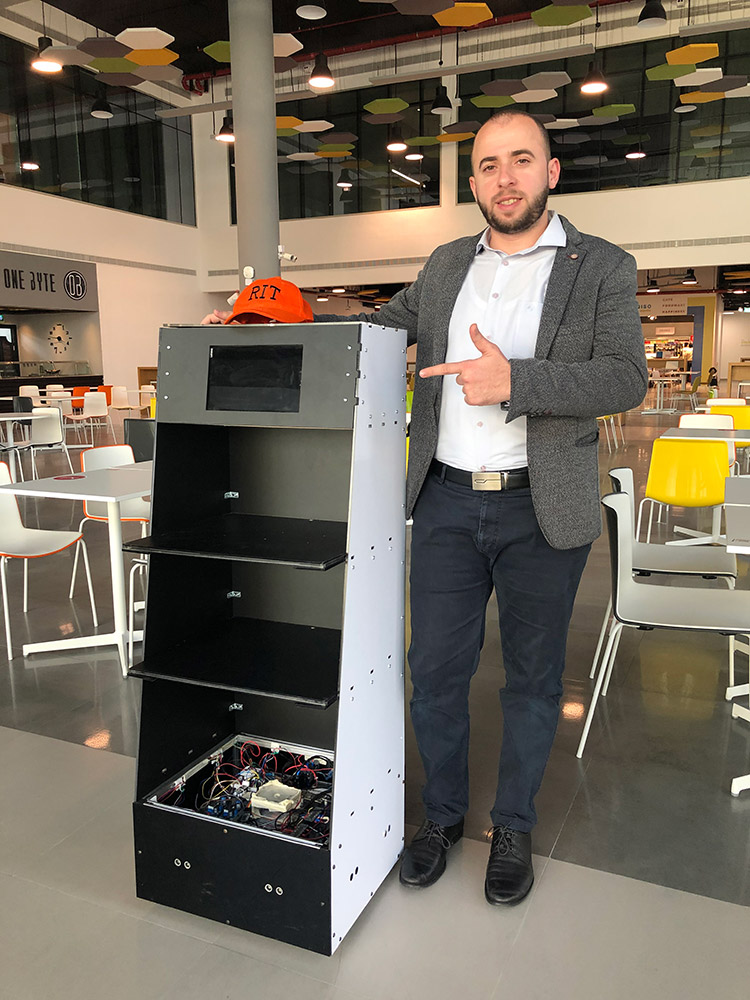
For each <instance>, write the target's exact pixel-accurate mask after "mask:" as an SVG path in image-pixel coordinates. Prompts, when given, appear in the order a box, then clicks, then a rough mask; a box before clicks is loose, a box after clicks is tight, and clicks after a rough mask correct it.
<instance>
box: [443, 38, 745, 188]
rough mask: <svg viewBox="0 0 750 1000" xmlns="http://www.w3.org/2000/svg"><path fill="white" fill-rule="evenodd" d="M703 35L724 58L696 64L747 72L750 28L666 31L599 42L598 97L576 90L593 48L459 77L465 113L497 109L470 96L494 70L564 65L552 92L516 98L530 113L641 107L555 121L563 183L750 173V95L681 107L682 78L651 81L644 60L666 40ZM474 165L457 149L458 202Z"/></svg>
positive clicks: (481, 115) (520, 71)
mask: <svg viewBox="0 0 750 1000" xmlns="http://www.w3.org/2000/svg"><path fill="white" fill-rule="evenodd" d="M704 41H706V42H715V43H716V44H718V47H719V57H718V58H717V59H711V60H709V61H707V62H705V63H702V64H700V67H721V69H722V70H723V72H724V76H745V77H747V76H748V74H749V73H750V31H747V30H743V31H733V32H727V33H720V34H715V35H708V36H706V38H705V39H704V38H690V39H680V38H672V39H669V38H666V39H664V38H663V39H658V40H655V41H650V42H645V43H638V44H633V45H620V46H616V47H614V48H609V49H604V50H602V51H601V52H600V53H599V59H600V62H601V68H602V69H603V71H604V76H605V78H606V80H607V82H608V83H609V91H607V92H606V93H605V94H602V95H600V96H598V97H586V96H585V95H583V94H581V92H580V82H581V80H582V79H583V77H584V76H585V75H586V72H587V70H588V66H589V57H588V56H587V57H578V58H575V59H564V60H563V59H561V60H559V61H557V62H545V63H540V64H536V65H534V64H533V63H531V64H529V65H527V66H515V67H513V68H512V69H507V70H496V71H494V72H486V73H472V74H467V75H465V76H461V77H459V94H460V96H461V98H462V100H463V106H462V109H461V116H462V118H465V119H466V118H474V119H476V120H477V121H485V120H486V119H487V118H488V117H489V116H490V115H491V114H492V113H493V112H492V111H491V110H488V109H480V108H476V107H475V106H474V105H473V104H472V103H471V98H472V97H475V96H477V95H478V94H480V93H481V90H480V87H481V85H482V84H485V83H487V82H489V80H491V79H514V80H515V79H522V78H524V77H526V76H530V75H531V74H533V73H538V72H554V71H557V70H564V71H565V72H566V73H567V74H568V75H569V76H570V78H571V80H572V83H569V84H567V85H566V86H563V87H560V88H559V90H558V96H557V97H556V98H554V99H551V100H547V101H543V102H540V103H536V104H521V105H520V107H521V108H523V109H524V110H527V111H530V112H531V113H532V114H536V113H539V114H544V115H548V114H550V115H554V116H555V117H556V118H557V119H561V118H567V119H581V118H584V117H587V116H590V115H591V111H592V109H593V108H595V107H600V106H603V105H607V104H632V105H635V112H633V113H631V114H626V115H623V116H622V117H621V118H620V119H619V120H618V121H615V122H611V121H605V122H604V124H602V125H598V124H597V123H596V121H594V122H583V123H581V124H579V126H577V127H573V128H566V129H564V130H563V129H555V128H554V126H553V125H551V126H550V139H551V142H552V151H553V154H554V155H556V156H557V157H558V158H559V159H560V160H561V161H562V167H563V170H562V176H561V179H560V183H559V185H558V187H557V191H558V192H560V193H563V194H568V193H571V192H574V191H604V190H608V189H614V188H625V187H644V186H646V185H652V184H673V183H679V182H683V181H703V180H715V179H717V178H724V177H741V176H746V175H748V174H750V131H749V130H748V129H749V128H750V100H749V99H748V97H735V98H725V99H719V100H713V101H710V102H709V103H699V104H697V107H696V110H695V111H692V112H690V113H687V114H675V111H674V108H675V107H676V106H677V105H678V104H679V98H680V94H681V93H686V92H689V91H691V90H693V89H697V88H695V87H678V86H676V85H675V83H674V82H673V81H672V80H650V79H648V77H647V76H646V70H647V69H650V68H651V67H655V66H659V65H663V64H665V63H666V61H667V60H666V53H667V52H668V51H669V50H670V49H675V48H678V47H680V46H682V45H686V44H688V42H704ZM700 67H699V68H700ZM677 83H679V80H678V81H677ZM467 145H470V144H467ZM638 150H640V151H642V152H644V153H645V154H646V156H645V157H644V158H642V159H626V158H625V154H626V153H627V152H629V151H638ZM459 153H460V154H464V153H465V154H468V153H470V149H468V148H466V149H465V148H460V149H459ZM470 164H471V161H470V157H469V156H468V155H459V180H458V199H459V201H462V202H465V201H471V200H472V195H471V190H470V188H469V175H470V173H471V165H470Z"/></svg>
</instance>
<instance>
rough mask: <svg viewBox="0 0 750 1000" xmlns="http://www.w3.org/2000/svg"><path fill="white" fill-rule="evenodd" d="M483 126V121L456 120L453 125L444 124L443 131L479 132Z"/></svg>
mask: <svg viewBox="0 0 750 1000" xmlns="http://www.w3.org/2000/svg"><path fill="white" fill-rule="evenodd" d="M481 127H482V123H481V122H477V121H469V122H454V123H453V124H452V125H444V126H443V132H448V133H450V132H478V131H479V129H480V128H481Z"/></svg>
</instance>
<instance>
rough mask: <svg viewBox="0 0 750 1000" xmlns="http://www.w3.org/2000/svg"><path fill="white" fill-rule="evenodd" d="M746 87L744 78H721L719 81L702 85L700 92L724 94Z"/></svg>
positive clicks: (745, 78)
mask: <svg viewBox="0 0 750 1000" xmlns="http://www.w3.org/2000/svg"><path fill="white" fill-rule="evenodd" d="M745 86H747V77H746V76H723V77H722V78H721V79H720V80H714V81H712V82H711V83H704V84H703V86H702V87H701V90H702V92H703V93H704V94H719V93H721V94H726V93H727V91H728V90H738V89H739V88H740V87H745Z"/></svg>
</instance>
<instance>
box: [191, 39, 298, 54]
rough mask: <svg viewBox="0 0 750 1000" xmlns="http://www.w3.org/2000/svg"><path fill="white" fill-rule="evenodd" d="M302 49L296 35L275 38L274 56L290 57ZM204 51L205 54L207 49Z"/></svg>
mask: <svg viewBox="0 0 750 1000" xmlns="http://www.w3.org/2000/svg"><path fill="white" fill-rule="evenodd" d="M301 48H302V42H300V41H297V39H296V38H295V37H294V35H289V34H280V35H277V34H274V36H273V54H274V55H275V56H290V55H292V54H293V53H294V52H299V50H300V49H301ZM203 51H204V52H205V49H204V50H203Z"/></svg>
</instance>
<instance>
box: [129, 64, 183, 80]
mask: <svg viewBox="0 0 750 1000" xmlns="http://www.w3.org/2000/svg"><path fill="white" fill-rule="evenodd" d="M133 72H134V73H135V74H136V75H137V76H139V77H140V78H141V79H142V80H152V81H153V82H154V83H160V82H164V81H171V82H172V83H177V82H178V81H179V80H181V79H182V70H181V69H180V68H179V67H178V66H138V67H136V69H134V70H133Z"/></svg>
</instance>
